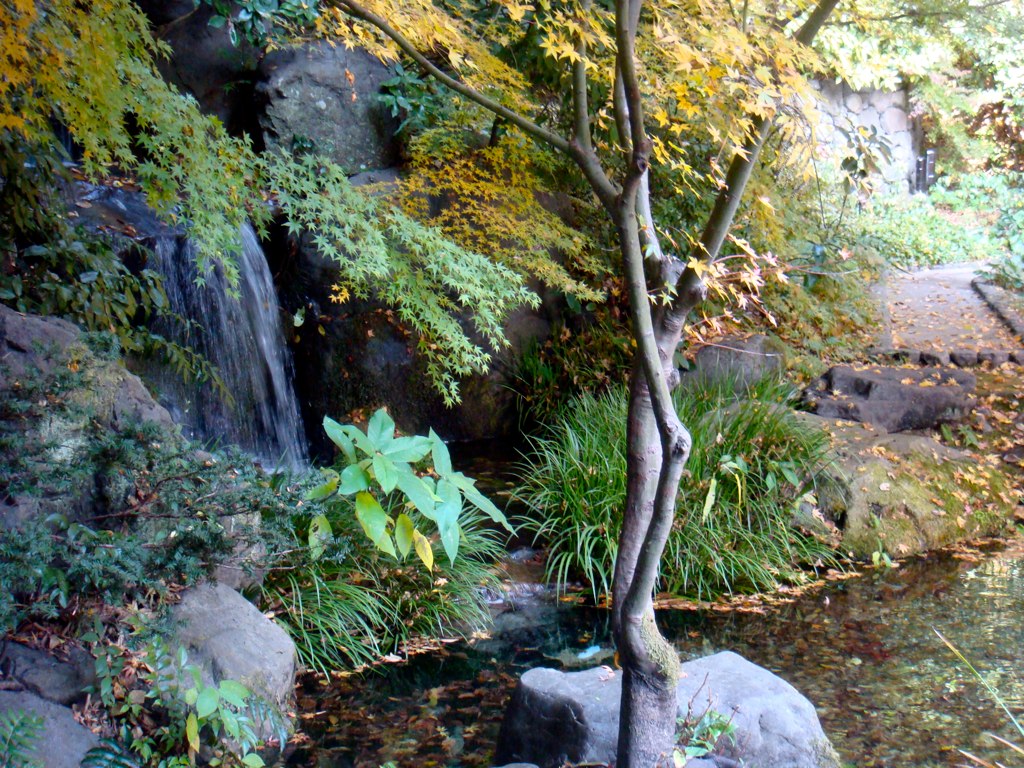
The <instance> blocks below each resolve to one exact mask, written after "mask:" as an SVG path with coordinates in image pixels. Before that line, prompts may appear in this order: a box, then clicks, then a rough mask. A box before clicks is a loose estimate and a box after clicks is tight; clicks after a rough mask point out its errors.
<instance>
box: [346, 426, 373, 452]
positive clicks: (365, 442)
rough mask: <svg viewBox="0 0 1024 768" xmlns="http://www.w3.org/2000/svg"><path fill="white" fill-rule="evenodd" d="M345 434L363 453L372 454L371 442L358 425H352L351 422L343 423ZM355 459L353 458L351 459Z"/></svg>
mask: <svg viewBox="0 0 1024 768" xmlns="http://www.w3.org/2000/svg"><path fill="white" fill-rule="evenodd" d="M342 430H344V432H345V434H346V435H348V437H349V439H351V440H352V442H353V443H355V444H356V447H357V448H358V449H359V450H361V451H362V452H363V453H365V454H366V455H367V456H372V455H373V452H374V447H373V442H372V441H371V440H370V438H368V437H367V436H366V433H364V432H363V430H361V429H359V427H354V426H352V425H351V424H345V425H344V426H343V427H342ZM352 461H355V458H353V459H352Z"/></svg>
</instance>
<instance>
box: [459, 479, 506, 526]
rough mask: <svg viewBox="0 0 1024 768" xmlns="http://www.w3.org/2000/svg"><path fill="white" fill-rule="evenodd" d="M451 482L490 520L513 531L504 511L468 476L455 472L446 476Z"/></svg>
mask: <svg viewBox="0 0 1024 768" xmlns="http://www.w3.org/2000/svg"><path fill="white" fill-rule="evenodd" d="M448 479H449V480H451V482H452V483H453V484H454V485H455V486H456V487H458V488H459V489H461V490H462V492H463V493H464V494H465V496H466V499H467V500H468V501H469V502H470V503H471V504H472V505H473V506H474V507H476V508H477V509H479V510H480V511H481V512H483V513H484V514H485V515H487V516H488V517H489V518H491V520H493V521H494V522H496V523H497V524H498V525H500V526H502V527H503V528H504V529H505V530H507V531H508V532H509V533H515V531H514V530H513V529H512V526H511V525H510V524H509V522H508V519H507V518H506V517H505V515H504V513H503V512H502V511H501V510H500V509H498V508H497V507H496V506H494V503H493V502H492V501H491V500H490V499H488V498H487V497H486V496H484V495H483V494H482V493H480V491H478V490H477V488H476V483H475V482H474V481H473V480H471V479H470V478H468V477H466V476H465V475H464V474H462V473H461V472H455V473H453V474H452V475H451V477H449V478H448Z"/></svg>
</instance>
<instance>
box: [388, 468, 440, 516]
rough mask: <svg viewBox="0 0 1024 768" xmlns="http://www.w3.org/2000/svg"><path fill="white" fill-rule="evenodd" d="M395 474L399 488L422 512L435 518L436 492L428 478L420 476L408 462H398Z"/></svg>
mask: <svg viewBox="0 0 1024 768" xmlns="http://www.w3.org/2000/svg"><path fill="white" fill-rule="evenodd" d="M395 476H396V478H397V483H398V489H399V490H400V491H401V492H402V493H404V494H405V495H406V497H407V498H408V499H409V501H411V502H412V503H413V506H415V507H416V509H418V510H419V511H420V514H422V515H424V516H425V517H427V518H429V519H430V520H433V519H434V492H433V490H432V489H431V487H430V485H428V480H429V479H428V478H422V477H418V476H417V475H416V473H415V472H413V471H412V470H411V469H410V468H409V465H408V464H396V465H395Z"/></svg>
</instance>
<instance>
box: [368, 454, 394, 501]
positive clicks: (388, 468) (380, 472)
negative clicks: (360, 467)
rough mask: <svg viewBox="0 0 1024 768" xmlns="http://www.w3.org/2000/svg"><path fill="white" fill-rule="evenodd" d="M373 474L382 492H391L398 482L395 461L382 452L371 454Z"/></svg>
mask: <svg viewBox="0 0 1024 768" xmlns="http://www.w3.org/2000/svg"><path fill="white" fill-rule="evenodd" d="M373 474H374V475H375V476H376V477H377V482H378V483H379V484H380V489H381V490H382V491H384V493H391V492H392V491H393V490H395V485H396V484H397V483H398V471H397V468H396V467H395V463H394V462H393V461H391V459H389V458H388V457H387V456H385V455H384V454H382V453H377V454H374V456H373Z"/></svg>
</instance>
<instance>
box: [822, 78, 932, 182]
mask: <svg viewBox="0 0 1024 768" xmlns="http://www.w3.org/2000/svg"><path fill="white" fill-rule="evenodd" d="M815 88H816V89H817V91H818V93H819V94H820V98H819V103H818V110H819V113H820V115H821V121H820V122H819V124H818V142H819V143H820V144H821V145H823V146H825V147H827V148H829V149H830V150H831V152H832V153H834V155H835V156H837V157H841V156H842V155H843V154H844V153H845V152H847V151H848V147H847V143H848V139H847V137H846V136H845V135H844V134H843V131H847V132H849V131H851V130H853V129H856V128H858V127H864V128H866V129H867V130H868V131H872V130H873V131H875V132H877V135H878V136H879V137H881V138H884V139H885V141H887V142H888V143H889V148H890V152H891V153H892V159H891V160H890V161H888V162H885V161H884V160H883V162H882V173H881V176H882V179H881V184H880V185H879V186H884V187H885V188H886V189H887V190H888V191H891V192H911V191H913V180H914V168H915V163H916V159H917V155H918V154H919V153H920V149H919V143H920V142H919V140H918V138H917V131H916V126H915V124H914V121H913V118H912V117H911V115H910V107H909V105H908V97H907V91H906V90H899V91H855V90H853V89H852V88H850V86H849V85H847V84H845V83H835V82H819V83H815Z"/></svg>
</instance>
